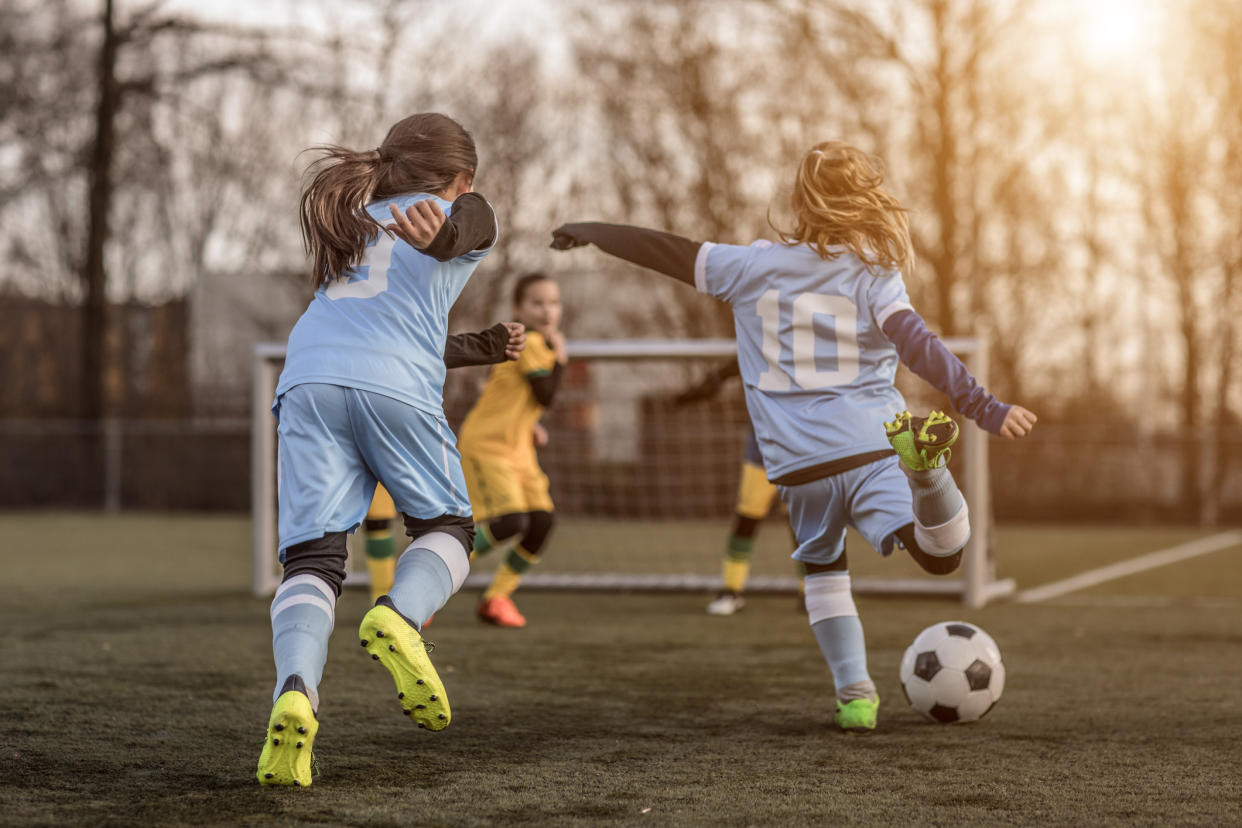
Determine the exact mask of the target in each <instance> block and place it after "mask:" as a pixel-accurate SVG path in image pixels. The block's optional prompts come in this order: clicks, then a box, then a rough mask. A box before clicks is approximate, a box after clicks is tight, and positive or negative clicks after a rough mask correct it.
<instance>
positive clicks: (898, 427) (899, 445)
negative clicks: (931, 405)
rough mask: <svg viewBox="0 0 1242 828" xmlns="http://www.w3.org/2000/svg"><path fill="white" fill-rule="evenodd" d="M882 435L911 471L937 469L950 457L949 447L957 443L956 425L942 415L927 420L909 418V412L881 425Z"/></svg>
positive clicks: (904, 412) (938, 412)
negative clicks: (883, 433) (882, 427)
mask: <svg viewBox="0 0 1242 828" xmlns="http://www.w3.org/2000/svg"><path fill="white" fill-rule="evenodd" d="M884 432H885V434H886V435H887V436H888V442H889V443H890V444H891V445H892V447H893V450H894V451H896V452H897V456H898V457H900V458H901V462H902V463H903V464H905V466H906V468H908V469H911V470H913V471H925V470H927V469H938V468H940V467H941V466H943V465H944V464H945V463H948V462H949V458H950V457H951V456H953V452H952V451H950V447H951V446H952V445H953V444H954V443H956V442H957V436H958V433H959V432H958V428H957V423H955V422H953V420H952V419H951V418H949V417H947V416H946V415H945V414H944V412H942V411H932V412H930V413H929V414H928V415H927V416H926V417H912V416H910V412H909V411H903V412H901V413H900V414H898V415H897V419H895V420H893V421H892V422H891V423H885V424H884Z"/></svg>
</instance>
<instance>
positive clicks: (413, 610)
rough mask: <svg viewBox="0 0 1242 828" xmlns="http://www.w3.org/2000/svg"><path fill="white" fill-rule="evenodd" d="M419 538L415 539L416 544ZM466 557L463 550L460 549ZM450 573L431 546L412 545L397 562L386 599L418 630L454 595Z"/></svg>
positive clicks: (451, 574)
mask: <svg viewBox="0 0 1242 828" xmlns="http://www.w3.org/2000/svg"><path fill="white" fill-rule="evenodd" d="M417 542H418V541H415V543H417ZM461 554H462V556H463V558H464V556H465V554H466V553H465V550H462V553H461ZM454 592H455V590H454V589H453V573H451V572H450V571H449V568H448V565H447V564H446V563H445V562H444V560H443V559H442V558H441V557H440V556H439V555H437V554H436V553H435V552H433V551H431V550H430V549H424V548H422V547H419V546H411V547H410V548H409V549H407V550H406V551H405V554H403V555H402V556H401V560H399V561H397V572H396V575H395V576H394V578H393V583H392V589H390V590H389V591H388V599H389V600H390V601H392V604H393V606H394V607H396V608H397V612H399V613H401V614H402V615H404V616H405V617H406V618H408V619H409V620H410V621H412V622H413V623H414V626H415V627H416V628H417V629H419V630H421V629H422V628H423V625H424V624H426V623H427V619H428V618H430V617H431V616H433V615H435V613H436V611H437V610H439V609H440V607H442V606H444V605H445V604H446V603H448V599H449V598H451V597H453V593H454Z"/></svg>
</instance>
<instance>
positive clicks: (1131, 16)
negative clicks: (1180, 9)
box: [1074, 0, 1160, 62]
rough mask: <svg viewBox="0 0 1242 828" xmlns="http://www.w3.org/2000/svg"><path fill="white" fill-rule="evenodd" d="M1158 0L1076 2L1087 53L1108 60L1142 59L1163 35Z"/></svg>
mask: <svg viewBox="0 0 1242 828" xmlns="http://www.w3.org/2000/svg"><path fill="white" fill-rule="evenodd" d="M1158 11H1159V9H1158V8H1157V3H1156V1H1155V0H1084V2H1080V3H1077V4H1075V8H1074V14H1075V16H1076V17H1077V28H1078V36H1079V40H1080V42H1081V44H1082V48H1083V51H1084V53H1085V54H1086V55H1087V56H1088V57H1091V58H1095V59H1098V60H1102V61H1107V62H1117V61H1128V60H1140V59H1142V58H1143V57H1144V56H1145V55H1148V54H1150V53H1151V51H1152V49H1153V48H1154V47H1155V45H1156V40H1157V37H1158V35H1159V26H1160V15H1159V14H1158Z"/></svg>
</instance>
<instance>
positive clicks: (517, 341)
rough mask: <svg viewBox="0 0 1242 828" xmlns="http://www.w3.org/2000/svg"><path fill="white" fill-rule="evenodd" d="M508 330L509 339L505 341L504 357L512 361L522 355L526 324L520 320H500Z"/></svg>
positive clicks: (524, 345)
mask: <svg viewBox="0 0 1242 828" xmlns="http://www.w3.org/2000/svg"><path fill="white" fill-rule="evenodd" d="M501 324H502V325H504V326H505V329H506V330H508V331H509V341H508V342H506V343H505V359H507V360H509V361H510V362H512V361H513V360H515V359H517V358H518V357H519V356H521V355H522V349H523V348H525V347H526V326H525V325H523V324H522V323H521V322H502V323H501Z"/></svg>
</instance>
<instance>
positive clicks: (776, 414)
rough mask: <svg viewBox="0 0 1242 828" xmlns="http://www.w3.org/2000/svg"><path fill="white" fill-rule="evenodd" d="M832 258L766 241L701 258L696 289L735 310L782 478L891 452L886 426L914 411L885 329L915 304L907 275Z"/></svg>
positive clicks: (842, 254) (754, 407) (747, 368)
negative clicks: (908, 408) (901, 387)
mask: <svg viewBox="0 0 1242 828" xmlns="http://www.w3.org/2000/svg"><path fill="white" fill-rule="evenodd" d="M832 252H834V253H837V255H836V256H835V258H830V259H825V258H823V257H821V256H820V255H819V254H817V253H816V252H815V251H814V250H812V249H811V248H810V247H809V246H807V245H806V244H772V243H770V242H767V241H758V242H755V243H754V244H751V245H749V246H745V247H744V246H738V245H725V244H716V245H712V244H704V245H703V247H702V248H701V250H700V252H699V258H698V263H697V267H696V274H695V276H696V281H698V282H699V285H698V286H699V289H700V290H702V291H704V292H706V293H710V294H712V295H714V296H717V297H719V298H721V299H723V300H725V301H727V302H729V304H731V305H732V306H733V310H734V321H735V328H736V332H737V341H738V362H739V365H740V367H741V372H742V381H743V382H744V384H745V386H746V399H747V406H748V408H749V409H750V415H751V419H752V421H753V422H754V425H755V431H756V435H757V436H758V438H759V441H760V444H761V446H762V448H763V456H764V459H765V465H766V468H767V473H768V475H769V477H770V478H773V479H775V478H778V477H780V476H781V475H783V474H785V473H787V472H790V471H794V470H797V469H799V468H804V467H806V466H807V465H813V464H818V463H825V462H830V461H833V460H837V459H840V458H843V457H848V456H853V455H857V454H862V453H865V452H869V451H884V450H887V449H888V441H887V439H886V437H885V434H884V429H883V427H882V425H881V424H882V423H883V420H884V418H885V417H887V416H889V415H890V414H891V412H893V411H900V410H902V409H904V408H905V402H904V400H903V399H902V397H901V394H900V393H899V392H898V391H897V389H896V388H895V387H894V386H893V381H894V378H895V376H896V371H897V361H898V360H897V351H896V348H894V346H893V344H892V342H891V341H890V340H889V339H888V337H886V336H885V335H884V333H883V331H882V327H881V326H882V325H883V322H884V320H885V319H886V318H887V317H888V316H889V315H891V314H892V313H895V312H896V311H898V310H901V309H909V307H910V304H909V299H908V297H907V295H906V289H905V284H904V282H903V281H902V278H901V274H900V273H898V272H896V271H892V270H889V271H877V272H876V273H874V274H873V272H871V270H869V269H868V267H867V266H866V265H865V264H864V263H863V262H862V261H861V260H859V259H858V257H857V256H855V255H854V254H853V253H851V252H850V251H848V250H846V249H844V248H842V249H840V250H833V251H832ZM872 270H874V268H872Z"/></svg>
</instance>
